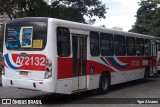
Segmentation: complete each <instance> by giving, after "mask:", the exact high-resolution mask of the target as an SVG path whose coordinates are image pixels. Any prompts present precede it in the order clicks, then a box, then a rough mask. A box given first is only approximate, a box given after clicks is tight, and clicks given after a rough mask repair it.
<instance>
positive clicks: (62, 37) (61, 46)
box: [57, 27, 70, 57]
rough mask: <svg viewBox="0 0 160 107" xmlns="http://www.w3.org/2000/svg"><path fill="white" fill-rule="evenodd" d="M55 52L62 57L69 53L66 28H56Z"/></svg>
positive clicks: (68, 35) (68, 34)
mask: <svg viewBox="0 0 160 107" xmlns="http://www.w3.org/2000/svg"><path fill="white" fill-rule="evenodd" d="M57 52H58V56H62V57H68V56H69V55H70V32H69V29H67V28H63V27H58V28H57Z"/></svg>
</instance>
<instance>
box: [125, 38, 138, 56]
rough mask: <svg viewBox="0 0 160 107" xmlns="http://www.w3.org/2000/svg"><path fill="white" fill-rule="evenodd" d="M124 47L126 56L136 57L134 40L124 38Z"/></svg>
mask: <svg viewBox="0 0 160 107" xmlns="http://www.w3.org/2000/svg"><path fill="white" fill-rule="evenodd" d="M126 45H127V46H126V47H127V55H128V56H135V55H136V48H135V38H133V37H127V38H126Z"/></svg>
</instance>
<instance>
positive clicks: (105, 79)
mask: <svg viewBox="0 0 160 107" xmlns="http://www.w3.org/2000/svg"><path fill="white" fill-rule="evenodd" d="M109 87H110V75H109V74H107V73H102V74H101V76H100V81H99V88H98V90H97V92H98V94H106V93H107V92H108V89H109Z"/></svg>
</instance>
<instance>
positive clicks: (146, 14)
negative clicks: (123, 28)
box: [130, 0, 160, 36]
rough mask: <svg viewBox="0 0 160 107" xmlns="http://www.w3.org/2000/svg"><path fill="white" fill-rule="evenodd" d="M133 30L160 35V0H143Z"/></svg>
mask: <svg viewBox="0 0 160 107" xmlns="http://www.w3.org/2000/svg"><path fill="white" fill-rule="evenodd" d="M139 5H140V8H139V9H138V11H137V16H136V17H137V20H136V23H135V25H134V26H133V28H132V29H131V30H130V31H131V32H136V33H142V34H149V35H153V36H160V0H141V2H140V3H139Z"/></svg>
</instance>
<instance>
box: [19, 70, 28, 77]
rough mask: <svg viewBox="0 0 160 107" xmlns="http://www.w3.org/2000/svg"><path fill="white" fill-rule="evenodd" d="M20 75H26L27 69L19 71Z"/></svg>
mask: <svg viewBox="0 0 160 107" xmlns="http://www.w3.org/2000/svg"><path fill="white" fill-rule="evenodd" d="M20 75H25V76H27V75H28V72H27V71H20Z"/></svg>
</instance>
